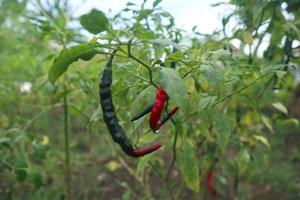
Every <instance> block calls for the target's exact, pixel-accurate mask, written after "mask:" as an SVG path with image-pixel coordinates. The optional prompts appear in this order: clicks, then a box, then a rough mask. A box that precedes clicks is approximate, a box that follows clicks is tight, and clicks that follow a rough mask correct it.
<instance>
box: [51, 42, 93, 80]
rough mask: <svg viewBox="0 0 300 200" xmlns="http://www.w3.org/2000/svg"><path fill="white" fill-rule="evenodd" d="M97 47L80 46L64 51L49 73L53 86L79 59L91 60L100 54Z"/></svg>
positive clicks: (90, 45)
mask: <svg viewBox="0 0 300 200" xmlns="http://www.w3.org/2000/svg"><path fill="white" fill-rule="evenodd" d="M98 53H99V51H98V50H97V48H96V46H95V45H93V44H88V43H84V44H79V45H77V46H73V47H71V48H66V49H63V50H62V51H61V52H60V54H59V56H58V57H57V58H56V59H55V60H54V62H53V65H52V66H51V68H50V71H49V73H48V79H49V81H50V82H51V83H52V84H53V83H55V81H56V80H57V79H58V78H59V77H60V76H61V75H62V74H63V73H64V72H65V71H66V70H67V69H68V67H69V65H70V64H72V63H73V62H75V61H77V60H78V59H82V60H85V61H87V60H90V59H92V58H93V57H94V55H96V54H98Z"/></svg>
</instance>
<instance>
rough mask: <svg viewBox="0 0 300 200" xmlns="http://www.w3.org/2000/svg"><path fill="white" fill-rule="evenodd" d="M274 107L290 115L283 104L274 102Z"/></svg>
mask: <svg viewBox="0 0 300 200" xmlns="http://www.w3.org/2000/svg"><path fill="white" fill-rule="evenodd" d="M272 106H273V107H274V108H276V109H277V110H279V111H280V112H282V113H284V114H286V115H287V114H288V110H287V108H286V107H285V106H284V105H283V104H282V103H281V102H274V103H272Z"/></svg>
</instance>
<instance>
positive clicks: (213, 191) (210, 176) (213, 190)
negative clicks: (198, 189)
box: [206, 170, 217, 199]
mask: <svg viewBox="0 0 300 200" xmlns="http://www.w3.org/2000/svg"><path fill="white" fill-rule="evenodd" d="M213 177H214V174H213V171H212V170H209V171H208V173H207V177H206V186H207V189H209V191H210V193H211V196H212V198H213V199H215V198H216V196H217V190H216V188H215V187H214V186H213V185H212V183H211V182H212V179H213Z"/></svg>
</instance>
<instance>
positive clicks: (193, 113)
mask: <svg viewBox="0 0 300 200" xmlns="http://www.w3.org/2000/svg"><path fill="white" fill-rule="evenodd" d="M272 73H274V72H268V73H266V74H264V75H262V76H260V77H258V78H257V79H255V80H254V81H253V82H251V83H250V84H248V85H245V86H243V87H240V88H239V89H237V90H235V91H233V92H231V93H230V94H228V95H226V96H225V97H223V98H221V99H220V100H219V101H216V102H215V103H214V104H212V105H211V106H210V107H207V108H205V109H203V110H202V111H201V112H203V111H205V110H207V109H208V108H212V107H214V106H216V105H218V104H220V103H222V102H224V101H225V100H227V99H229V98H230V97H232V96H233V95H236V94H238V93H240V92H242V91H243V90H245V89H247V88H249V87H251V86H253V85H254V84H255V83H256V82H257V81H259V80H261V79H263V78H265V77H266V76H268V75H270V74H272ZM197 113H198V111H194V112H192V113H190V114H189V115H188V116H187V117H186V118H184V119H183V120H181V122H185V121H186V120H187V119H188V118H189V117H191V116H193V115H195V114H197Z"/></svg>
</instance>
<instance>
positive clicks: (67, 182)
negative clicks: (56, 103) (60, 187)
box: [64, 85, 71, 200]
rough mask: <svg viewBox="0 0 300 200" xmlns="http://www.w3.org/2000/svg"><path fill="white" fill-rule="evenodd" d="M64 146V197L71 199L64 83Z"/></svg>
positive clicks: (66, 101) (67, 114)
mask: <svg viewBox="0 0 300 200" xmlns="http://www.w3.org/2000/svg"><path fill="white" fill-rule="evenodd" d="M64 93H65V95H64V142H65V143H64V146H65V182H64V185H65V199H66V200H71V169H70V150H69V111H68V99H67V87H66V85H64Z"/></svg>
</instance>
